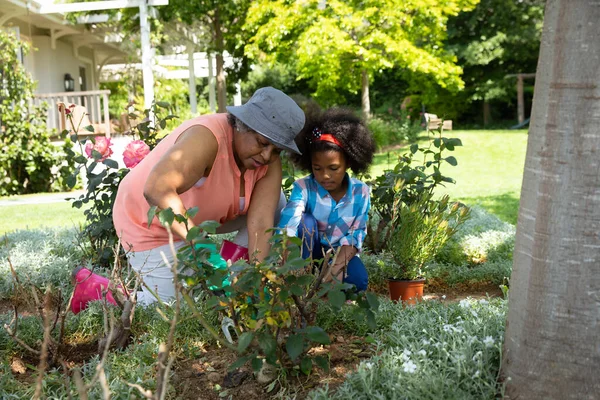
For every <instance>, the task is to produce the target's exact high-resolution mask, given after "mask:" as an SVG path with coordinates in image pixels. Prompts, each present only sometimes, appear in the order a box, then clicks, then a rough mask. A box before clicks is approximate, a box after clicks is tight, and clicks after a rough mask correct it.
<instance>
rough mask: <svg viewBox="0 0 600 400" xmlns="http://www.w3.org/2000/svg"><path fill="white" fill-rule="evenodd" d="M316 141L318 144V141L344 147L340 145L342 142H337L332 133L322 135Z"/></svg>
mask: <svg viewBox="0 0 600 400" xmlns="http://www.w3.org/2000/svg"><path fill="white" fill-rule="evenodd" d="M315 141H316V142H318V141H321V142H329V143H333V144H336V145H338V146H340V147H342V144H341V143H340V141H339V140H337V139H336V138H335V136H333V135H332V134H331V133H322V134H321V136H320V137H318V138H317V139H315Z"/></svg>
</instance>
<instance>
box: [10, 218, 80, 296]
mask: <svg viewBox="0 0 600 400" xmlns="http://www.w3.org/2000/svg"><path fill="white" fill-rule="evenodd" d="M76 236H77V235H76V232H74V231H72V230H64V229H63V230H58V229H44V230H31V231H16V232H13V233H10V234H7V235H6V236H5V238H6V241H5V243H4V245H3V246H1V247H0V299H2V298H8V297H10V296H11V294H12V293H13V290H14V289H13V278H12V275H11V272H10V266H9V261H8V260H9V258H10V262H11V263H12V265H13V267H14V268H15V270H16V272H17V275H18V276H19V278H20V279H21V281H22V282H31V283H32V284H33V285H34V286H37V287H44V286H46V285H47V284H51V285H52V286H53V287H56V288H60V289H61V290H62V291H63V293H69V292H70V291H71V290H72V286H71V283H70V282H71V280H70V274H71V270H72V269H73V268H74V267H75V266H77V264H78V263H79V261H80V260H81V257H82V255H83V254H82V252H81V249H80V248H79V247H78V246H77V244H76V243H75V238H76Z"/></svg>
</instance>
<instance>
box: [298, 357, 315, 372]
mask: <svg viewBox="0 0 600 400" xmlns="http://www.w3.org/2000/svg"><path fill="white" fill-rule="evenodd" d="M300 371H302V373H304V375H310V371H312V360H311V359H310V358H308V357H304V358H303V359H302V361H301V362H300Z"/></svg>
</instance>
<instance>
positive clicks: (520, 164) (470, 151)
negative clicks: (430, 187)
mask: <svg viewBox="0 0 600 400" xmlns="http://www.w3.org/2000/svg"><path fill="white" fill-rule="evenodd" d="M444 136H446V137H458V138H460V139H461V141H462V143H463V147H457V149H456V150H455V151H454V152H453V153H447V155H451V154H452V155H454V156H455V157H456V159H457V160H458V166H456V167H452V166H450V165H448V164H446V165H445V166H444V169H443V170H442V173H443V174H444V175H447V176H450V177H452V178H454V179H456V184H455V185H452V184H449V185H447V187H445V188H440V189H439V190H438V191H437V193H438V194H443V193H447V194H449V195H450V196H451V199H453V200H460V201H462V202H464V203H467V204H471V205H474V204H479V205H481V206H483V207H484V208H485V209H487V210H488V211H490V212H492V213H493V214H495V215H497V216H498V217H499V218H501V219H502V220H504V221H506V222H510V223H511V224H516V223H517V214H518V211H519V198H520V193H521V181H522V178H523V168H524V165H525V152H526V150H527V131H526V130H494V131H491V130H488V131H480V130H478V131H448V132H446V133H445V134H444ZM405 151H407V149H400V150H394V151H393V152H390V153H381V154H378V155H377V156H376V157H375V163H374V165H373V167H372V169H371V175H372V176H377V175H379V174H381V172H383V171H384V170H385V169H386V168H391V167H393V166H394V163H395V154H400V153H403V152H405Z"/></svg>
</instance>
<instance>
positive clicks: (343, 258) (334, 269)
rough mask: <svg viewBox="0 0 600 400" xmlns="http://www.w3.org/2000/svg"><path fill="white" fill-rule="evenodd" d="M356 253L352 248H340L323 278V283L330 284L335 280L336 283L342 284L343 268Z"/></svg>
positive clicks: (355, 249) (354, 248) (356, 250)
mask: <svg viewBox="0 0 600 400" xmlns="http://www.w3.org/2000/svg"><path fill="white" fill-rule="evenodd" d="M356 253H358V249H357V248H356V247H354V246H341V247H340V249H339V250H338V254H337V257H336V258H335V262H334V263H333V265H332V266H331V270H330V272H329V274H327V276H325V278H324V279H323V281H324V282H330V281H332V280H333V278H335V279H336V280H337V281H338V282H342V281H343V280H344V268H345V267H346V266H347V265H348V263H349V262H350V260H352V257H354V256H355V255H356Z"/></svg>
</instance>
